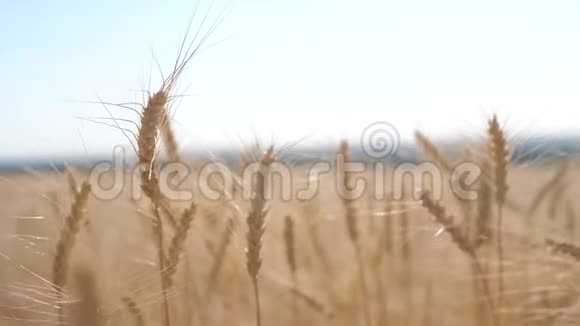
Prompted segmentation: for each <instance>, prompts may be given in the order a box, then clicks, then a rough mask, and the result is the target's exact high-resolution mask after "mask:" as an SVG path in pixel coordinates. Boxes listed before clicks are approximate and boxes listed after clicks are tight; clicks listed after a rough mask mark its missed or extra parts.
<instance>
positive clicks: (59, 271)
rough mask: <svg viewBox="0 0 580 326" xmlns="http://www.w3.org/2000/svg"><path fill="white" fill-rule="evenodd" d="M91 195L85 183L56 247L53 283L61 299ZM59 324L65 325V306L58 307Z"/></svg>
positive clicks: (74, 201) (77, 194)
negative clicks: (72, 254)
mask: <svg viewBox="0 0 580 326" xmlns="http://www.w3.org/2000/svg"><path fill="white" fill-rule="evenodd" d="M90 194H91V185H90V184H89V183H88V182H84V183H83V184H82V185H81V188H80V190H78V191H76V192H75V193H74V200H73V203H72V206H71V209H70V213H69V215H68V216H67V217H66V219H65V225H64V227H63V229H62V230H61V232H60V238H59V241H58V243H57V245H56V255H55V257H54V263H53V269H52V273H53V276H52V283H53V286H54V288H55V290H56V292H57V295H58V297H59V298H61V297H62V293H63V291H64V287H65V286H66V283H67V280H68V273H69V269H70V266H69V263H70V257H71V253H72V250H73V247H74V246H75V243H76V236H77V234H78V232H79V230H80V226H81V223H82V221H83V220H84V219H85V217H86V210H87V204H88V201H89V196H90ZM57 307H58V315H59V322H60V324H61V325H63V324H64V315H63V304H62V302H59V303H58V305H57Z"/></svg>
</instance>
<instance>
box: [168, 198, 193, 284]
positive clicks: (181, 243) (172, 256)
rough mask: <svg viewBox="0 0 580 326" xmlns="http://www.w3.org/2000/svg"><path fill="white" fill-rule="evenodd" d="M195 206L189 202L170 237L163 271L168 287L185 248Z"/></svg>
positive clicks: (171, 282)
mask: <svg viewBox="0 0 580 326" xmlns="http://www.w3.org/2000/svg"><path fill="white" fill-rule="evenodd" d="M196 209H197V206H196V205H195V203H193V202H192V203H191V205H190V207H189V208H188V209H186V210H185V211H184V212H183V215H182V216H181V220H180V221H179V225H178V227H177V229H176V231H175V235H174V236H173V238H172V239H171V243H170V245H169V250H168V255H167V269H166V273H165V278H166V280H165V283H166V284H167V286H168V287H171V286H173V279H174V277H175V273H176V272H177V266H178V265H179V261H180V257H181V254H182V253H183V251H184V249H185V242H186V240H187V236H188V234H189V229H190V228H191V224H192V222H193V219H194V217H195V212H196Z"/></svg>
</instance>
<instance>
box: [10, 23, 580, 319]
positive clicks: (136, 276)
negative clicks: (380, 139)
mask: <svg viewBox="0 0 580 326" xmlns="http://www.w3.org/2000/svg"><path fill="white" fill-rule="evenodd" d="M211 29H213V27H212V28H211ZM211 29H210V32H211ZM206 37H207V35H205V36H203V37H202V42H203V40H205V38H206ZM198 49H199V47H198V46H193V47H187V46H186V47H182V50H183V53H181V52H180V54H179V55H178V59H177V64H176V65H175V67H174V68H173V71H172V73H171V74H170V75H169V76H167V77H166V78H165V79H164V81H163V82H162V83H161V85H158V87H157V88H153V89H151V90H150V93H149V95H148V96H147V98H146V99H145V100H144V101H143V102H142V103H138V104H137V105H135V107H134V108H132V109H133V110H135V111H136V112H137V113H138V114H139V119H136V120H135V121H133V122H134V123H135V125H136V129H134V130H132V134H131V136H134V138H131V137H129V138H130V139H132V145H133V149H134V154H135V157H136V161H137V164H136V166H137V168H138V170H136V172H137V173H136V174H130V173H127V174H124V175H123V179H124V180H125V179H126V180H130V182H126V183H124V187H123V189H122V192H121V194H120V195H119V196H116V197H115V198H113V199H103V198H101V197H100V196H99V195H97V188H98V187H102V185H101V184H96V183H95V179H92V178H90V177H89V174H90V171H88V170H87V169H83V168H75V167H74V166H73V167H71V168H70V169H68V170H66V171H61V172H54V173H48V172H38V173H35V172H29V173H22V174H17V175H15V174H11V175H5V176H0V191H1V193H2V197H1V199H0V217H1V218H0V266H1V268H0V320H2V325H9V326H15V325H60V326H62V325H95V326H96V325H99V326H105V325H107V326H108V325H110V326H116V325H136V326H143V325H161V326H185V325H187V326H192V325H204V326H209V325H258V326H260V325H277V326H278V325H329V326H331V325H332V326H334V325H336V326H342V325H344V326H346V325H364V326H383V325H405V326H414V325H480V326H487V325H494V326H497V325H554V326H556V325H577V324H578V321H579V320H580V316H579V315H580V301H579V298H580V289H579V288H578V286H577V285H578V281H579V280H580V279H579V277H578V276H579V275H580V274H579V273H578V272H579V267H580V265H579V261H580V246H579V245H577V244H576V239H577V237H578V233H579V232H580V231H579V230H577V229H576V225H577V222H578V218H577V216H576V212H577V211H580V204H579V203H578V202H576V200H575V199H576V197H575V196H577V195H578V193H580V189H578V186H577V184H576V183H575V182H574V180H576V178H578V175H577V174H578V169H577V164H576V163H575V161H574V160H573V159H572V158H566V159H561V160H558V161H556V162H552V163H551V164H547V165H542V166H534V165H533V164H532V165H524V164H518V163H516V162H515V161H514V160H513V155H512V154H513V150H514V148H515V146H516V145H517V144H515V143H514V142H512V139H511V138H510V136H509V130H505V128H504V126H503V125H502V123H501V122H500V120H498V118H497V117H496V116H494V115H492V116H490V117H489V120H488V121H487V126H488V127H487V130H480V131H478V132H479V133H480V134H481V135H482V136H481V141H480V142H478V143H477V144H471V145H469V146H467V145H466V147H465V148H460V149H457V150H456V151H454V152H456V153H459V154H449V153H447V151H443V150H441V149H440V148H439V147H438V146H437V145H436V144H434V143H433V142H432V141H431V140H430V138H429V136H427V135H424V134H423V133H421V132H420V131H417V134H416V145H417V147H418V148H419V149H420V150H421V152H422V153H423V161H422V162H429V163H431V164H432V165H433V166H435V167H437V169H438V171H440V172H441V176H442V179H441V180H439V182H438V184H435V183H434V184H427V183H425V184H424V183H423V182H421V183H417V182H416V181H417V180H415V179H409V178H407V179H404V180H403V182H394V181H393V179H392V178H391V179H389V178H386V180H387V182H386V183H385V184H382V185H381V186H380V187H381V189H383V190H385V189H387V190H386V196H385V197H384V198H376V197H375V196H373V195H372V191H370V188H367V189H366V190H367V191H368V192H364V193H363V194H362V196H344V194H342V195H341V193H343V192H344V190H347V193H348V190H352V188H353V187H354V184H355V182H356V181H357V180H361V179H362V180H367V181H368V183H369V184H373V185H375V182H376V180H377V170H376V169H375V170H371V169H370V168H369V167H370V164H371V161H370V160H369V161H366V163H368V164H369V165H367V169H366V170H365V171H363V172H358V173H352V172H351V171H346V170H345V169H341V168H340V165H339V164H336V165H333V166H332V172H330V173H328V174H326V175H324V176H316V177H314V178H313V177H312V175H311V174H309V172H310V171H309V168H308V164H298V163H295V164H293V163H292V162H288V161H284V160H283V159H282V156H283V152H284V148H283V146H281V144H262V145H263V146H256V147H250V148H248V149H247V151H244V152H242V153H240V155H239V159H238V160H237V161H236V162H233V163H232V162H229V163H228V164H222V165H220V167H221V169H223V170H222V172H223V171H225V172H226V173H228V175H229V176H232V178H233V179H234V180H236V181H240V180H242V179H244V178H243V176H244V175H243V171H244V169H246V168H247V167H248V166H254V167H257V170H256V171H255V172H256V173H255V178H253V179H250V181H251V182H235V183H234V184H232V185H228V186H225V184H222V183H220V180H213V179H212V180H213V181H212V186H213V187H214V188H217V189H219V190H221V192H222V195H223V196H221V197H219V198H217V199H209V198H206V196H204V195H203V194H202V193H200V192H199V191H194V193H193V197H192V198H191V199H188V200H183V199H176V198H173V197H172V196H169V195H167V193H166V192H165V191H164V187H163V182H164V180H165V179H166V177H167V176H166V175H165V174H164V172H163V171H164V169H165V168H166V167H167V164H169V163H175V164H181V165H183V166H187V167H188V168H189V169H191V171H193V174H195V173H200V172H201V167H202V166H204V164H207V163H208V162H202V161H200V160H196V159H190V158H187V159H185V158H184V157H185V155H184V153H182V152H181V151H180V147H179V139H178V138H177V137H176V136H175V134H174V133H173V130H172V125H171V122H172V121H171V115H170V114H169V112H168V111H169V108H170V107H171V103H172V101H174V99H175V98H174V96H175V95H176V94H175V85H176V83H177V82H178V80H179V78H180V76H181V74H182V73H183V71H184V70H185V68H186V66H187V64H188V63H189V61H190V60H191V59H192V58H193V56H194V54H196V51H197V50H198ZM264 145H265V146H264ZM352 146H353V145H352V144H349V143H348V142H346V141H343V142H341V143H339V144H336V156H337V157H340V158H341V159H342V160H344V161H345V162H351V161H352V162H354V161H355V160H357V159H360V157H359V158H357V157H354V156H353V155H352V152H353V147H352ZM280 162H283V163H284V164H286V166H289V171H291V174H292V179H291V185H293V186H294V187H303V186H305V185H307V184H308V183H309V182H318V183H319V188H318V191H317V192H316V193H315V194H314V195H313V196H311V198H309V199H307V200H305V199H299V198H290V199H282V198H281V196H280V194H281V193H282V192H283V190H284V189H283V188H284V187H287V186H288V184H286V185H280V184H276V182H271V181H272V180H275V179H271V178H270V177H271V176H272V175H273V174H274V172H275V169H274V168H275V167H276V164H277V163H280ZM462 162H470V163H472V164H474V166H477V167H478V168H479V169H480V172H481V173H480V175H478V178H476V179H475V180H467V179H466V178H464V177H463V176H462V175H457V174H455V169H456V166H458V165H460V163H462ZM397 168H398V167H397V166H396V165H389V164H385V165H384V166H383V165H381V170H380V171H381V176H383V175H384V176H392V175H393V173H394V171H396V170H397ZM195 180H196V179H195V178H193V177H189V178H186V179H185V180H184V181H183V180H182V182H180V184H177V185H174V186H175V187H176V188H179V187H182V188H188V187H190V186H191V185H192V184H195V182H196V181H195ZM101 181H103V180H101ZM117 181H118V180H117ZM103 182H105V183H107V182H109V183H110V182H113V181H112V180H109V179H107V178H105V180H104V181H103ZM453 185H461V187H462V189H464V190H469V191H470V192H471V193H472V194H475V195H476V196H475V197H474V198H464V197H462V196H459V195H458V194H457V193H456V192H455V191H453V189H451V188H453ZM437 186H442V188H444V191H443V192H442V196H438V195H437V196H436V195H435V192H434V188H435V187H437ZM136 189H138V190H139V191H140V192H141V194H142V195H141V196H140V198H135V197H134V195H133V192H134V191H135V190H136ZM270 189H272V190H273V191H272V193H273V196H269V190H270ZM374 189H375V190H376V187H375V188H374ZM341 190H342V191H341ZM245 192H247V194H249V195H250V196H244V193H245ZM395 193H397V194H401V196H394V194H395ZM226 195H227V196H226ZM230 196H231V197H230Z"/></svg>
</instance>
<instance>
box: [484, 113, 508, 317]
mask: <svg viewBox="0 0 580 326" xmlns="http://www.w3.org/2000/svg"><path fill="white" fill-rule="evenodd" d="M487 131H488V135H489V159H490V161H491V162H493V165H494V166H493V175H494V184H495V201H496V206H497V231H496V232H497V256H498V278H499V295H498V306H499V308H500V309H501V308H502V307H503V294H504V279H503V274H504V248H503V232H502V227H503V226H502V224H503V206H504V203H505V198H506V193H507V191H508V188H509V187H508V184H507V167H508V162H509V149H508V147H507V141H506V138H505V135H504V132H503V130H502V128H501V127H500V125H499V122H498V120H497V116H496V115H493V117H492V118H491V119H489V121H488V129H487ZM500 322H501V320H500Z"/></svg>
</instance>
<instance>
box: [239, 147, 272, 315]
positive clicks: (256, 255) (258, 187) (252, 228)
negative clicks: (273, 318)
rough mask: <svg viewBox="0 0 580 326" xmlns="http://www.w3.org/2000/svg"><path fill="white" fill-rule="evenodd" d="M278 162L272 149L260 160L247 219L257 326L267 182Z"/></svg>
mask: <svg viewBox="0 0 580 326" xmlns="http://www.w3.org/2000/svg"><path fill="white" fill-rule="evenodd" d="M275 160H276V155H275V153H274V148H273V147H270V148H269V149H268V150H267V151H266V153H264V155H263V156H262V158H261V160H260V169H259V171H258V173H257V174H256V182H255V184H254V187H253V190H252V195H253V197H252V200H251V207H250V212H249V213H248V216H247V218H246V223H247V225H248V233H247V235H246V240H247V242H248V247H247V249H246V268H247V270H248V274H249V275H250V278H251V279H252V286H253V289H254V299H255V302H256V325H257V326H260V325H261V324H262V318H261V309H260V291H259V288H258V274H259V272H260V268H261V266H262V257H261V250H262V236H263V235H264V231H265V228H266V225H265V220H266V215H267V214H268V207H267V206H268V205H267V194H266V190H267V180H268V177H269V174H270V166H271V165H272V163H274V161H275Z"/></svg>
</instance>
